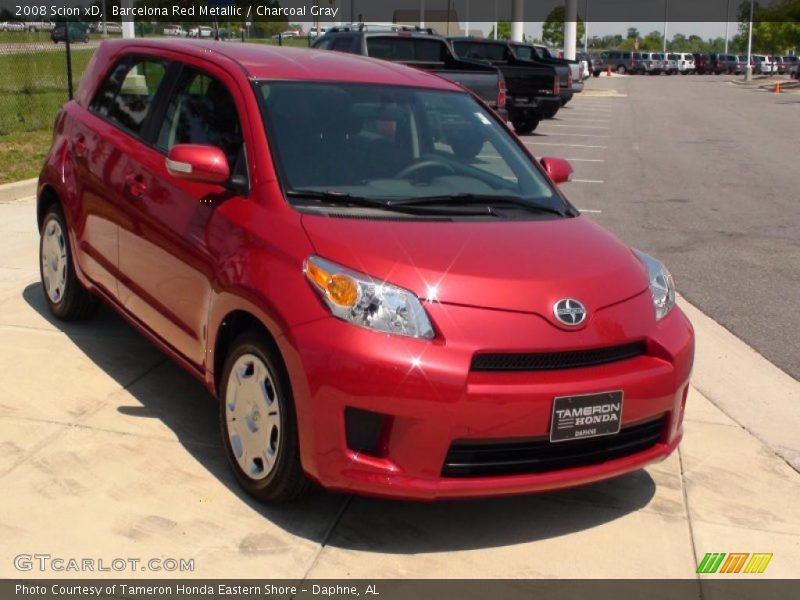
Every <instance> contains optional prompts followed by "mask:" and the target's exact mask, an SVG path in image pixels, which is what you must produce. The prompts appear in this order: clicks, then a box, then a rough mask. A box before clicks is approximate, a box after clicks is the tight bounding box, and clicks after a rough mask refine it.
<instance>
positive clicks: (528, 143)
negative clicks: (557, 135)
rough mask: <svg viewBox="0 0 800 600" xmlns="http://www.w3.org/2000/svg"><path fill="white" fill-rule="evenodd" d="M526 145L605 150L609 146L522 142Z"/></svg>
mask: <svg viewBox="0 0 800 600" xmlns="http://www.w3.org/2000/svg"><path fill="white" fill-rule="evenodd" d="M522 143H523V144H525V145H526V146H564V147H566V148H599V149H601V150H605V149H606V148H608V146H591V145H587V144H559V143H557V142H522Z"/></svg>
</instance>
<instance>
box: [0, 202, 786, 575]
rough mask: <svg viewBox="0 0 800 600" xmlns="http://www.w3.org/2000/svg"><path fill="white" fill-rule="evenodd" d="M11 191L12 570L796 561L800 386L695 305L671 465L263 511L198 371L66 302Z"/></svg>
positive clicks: (5, 297) (425, 569)
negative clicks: (45, 290) (51, 293)
mask: <svg viewBox="0 0 800 600" xmlns="http://www.w3.org/2000/svg"><path fill="white" fill-rule="evenodd" d="M2 198H3V197H2V195H1V192H0V364H2V365H3V369H2V371H1V372H0V390H2V394H0V449H2V451H0V537H2V539H3V544H2V549H0V576H3V577H19V576H32V577H36V576H49V577H56V576H61V575H66V576H70V577H73V576H79V575H80V574H79V573H54V572H47V573H39V572H35V571H34V572H28V573H21V572H19V571H17V570H16V569H15V568H14V564H13V560H14V557H15V556H16V555H18V554H21V553H29V554H30V553H49V554H50V555H52V556H54V557H57V556H58V557H65V558H69V557H76V558H84V557H89V558H94V559H101V558H102V559H104V560H105V561H107V562H110V561H111V560H112V559H114V558H116V557H135V558H140V559H143V560H146V559H149V558H153V557H156V558H162V559H163V558H176V559H180V558H185V559H194V561H195V570H194V572H192V573H191V576H192V577H222V576H226V577H269V578H278V577H287V578H300V577H431V578H434V577H481V578H488V577H501V578H524V577H616V578H631V577H652V578H662V577H668V578H672V577H675V578H691V577H694V576H695V575H694V572H695V568H696V565H697V563H698V560H700V559H702V557H703V555H704V554H705V553H706V552H772V553H773V554H774V557H773V559H772V562H771V563H770V565H769V567H768V569H767V570H766V572H765V573H764V575H763V576H765V577H797V576H798V569H797V565H798V564H800V506H799V505H798V503H797V498H798V497H800V474H798V472H797V470H796V468H797V462H796V458H797V452H798V446H797V443H798V437H799V436H797V435H794V436H792V432H793V431H797V429H796V427H797V421H796V418H797V410H796V408H795V407H796V406H798V404H797V403H796V399H797V397H798V396H797V394H798V386H800V383H798V382H797V381H795V380H793V379H792V378H790V377H788V376H786V375H785V374H782V373H781V372H780V371H779V370H778V369H777V368H775V367H773V366H772V365H771V364H769V363H767V362H766V361H765V360H764V359H763V358H761V357H760V356H759V355H757V354H756V353H755V352H753V351H752V350H750V349H749V348H748V347H747V346H746V345H745V344H743V343H742V342H741V341H740V340H738V339H737V338H735V336H733V335H732V334H730V333H729V332H727V331H726V330H724V329H723V328H722V327H720V326H719V325H717V324H716V323H715V322H714V321H713V320H711V319H710V318H707V317H705V316H704V315H703V314H702V313H700V312H699V311H697V309H695V308H694V307H692V306H690V305H688V304H686V303H685V302H683V301H682V305H683V306H684V308H685V309H686V310H687V311H688V313H689V314H690V316H691V318H692V320H693V322H694V324H695V327H696V331H697V344H698V345H697V352H698V356H697V367H696V372H695V376H694V382H695V385H696V386H697V387H695V388H693V389H692V391H691V395H690V397H689V401H688V408H687V416H686V437H685V440H684V442H683V444H682V445H681V446H680V449H679V452H677V453H675V454H674V455H673V456H671V457H670V458H669V459H668V460H666V461H664V462H663V463H660V464H657V465H653V466H651V467H649V468H647V469H644V470H641V471H638V472H635V473H632V474H630V475H628V476H625V477H621V478H619V479H616V480H612V481H608V482H604V483H600V484H596V485H591V486H587V487H583V488H580V489H576V490H571V491H565V492H558V493H550V494H542V495H537V496H523V497H517V498H506V499H495V500H479V501H468V502H442V503H437V504H419V503H408V502H392V501H382V500H375V499H369V498H356V497H349V496H345V495H339V494H325V493H321V494H318V495H316V496H314V497H312V498H310V499H308V500H307V501H304V502H302V503H300V504H297V505H292V506H285V507H278V508H275V507H268V506H260V505H257V504H255V503H253V502H251V501H250V500H249V499H248V498H247V497H245V496H244V495H243V494H242V493H241V492H240V491H239V489H238V487H237V486H236V484H235V482H234V480H233V477H232V476H231V474H230V471H229V469H228V466H227V464H226V463H225V459H224V456H223V453H222V448H221V446H220V443H219V438H218V432H217V418H216V410H215V406H214V404H213V403H212V402H211V401H210V398H209V397H208V396H207V394H206V393H205V391H204V389H203V388H202V387H201V386H200V385H199V384H198V383H197V382H195V381H194V380H193V379H192V378H191V377H190V376H189V375H187V374H185V373H184V372H183V371H181V370H180V369H179V368H178V367H176V366H175V365H173V364H172V363H171V362H170V361H169V360H167V359H166V358H165V357H164V356H163V355H162V354H161V353H160V352H159V351H158V350H156V349H155V348H154V347H153V346H151V345H150V344H149V343H148V342H147V341H145V340H144V339H143V338H142V337H141V336H140V335H139V334H137V333H136V332H135V331H133V330H132V329H131V328H130V327H129V326H127V325H126V324H125V323H124V322H123V321H122V320H121V319H120V318H118V317H117V316H116V315H114V314H113V313H112V312H111V311H110V310H108V309H103V310H101V311H100V314H99V315H98V316H97V318H96V319H94V320H92V321H89V322H86V323H83V324H63V323H60V322H57V321H54V320H53V319H52V318H51V317H50V316H49V315H48V313H47V312H46V309H45V305H44V302H43V299H42V291H41V289H40V286H39V284H38V270H37V234H36V232H35V218H34V204H33V202H32V201H31V200H27V201H25V200H14V201H8V199H6V200H3V199H2ZM792 402H794V404H793V405H792ZM792 462H793V463H794V465H795V468H792V466H790V464H789V463H792ZM567 558H568V559H567ZM94 575H100V576H110V575H112V574H109V573H106V574H103V573H94ZM122 575H125V576H128V575H130V576H141V577H152V576H156V577H158V576H161V575H169V573H158V572H156V573H153V572H133V573H130V572H124V573H122ZM184 575H186V574H184Z"/></svg>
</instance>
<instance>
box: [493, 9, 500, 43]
mask: <svg viewBox="0 0 800 600" xmlns="http://www.w3.org/2000/svg"><path fill="white" fill-rule="evenodd" d="M498 2H499V0H494V39H497V3H498Z"/></svg>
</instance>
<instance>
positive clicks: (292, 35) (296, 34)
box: [272, 29, 301, 40]
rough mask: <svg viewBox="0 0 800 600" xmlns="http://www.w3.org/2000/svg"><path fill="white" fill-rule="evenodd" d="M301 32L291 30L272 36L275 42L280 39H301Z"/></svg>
mask: <svg viewBox="0 0 800 600" xmlns="http://www.w3.org/2000/svg"><path fill="white" fill-rule="evenodd" d="M300 33H301V32H299V31H295V30H294V29H290V30H288V31H281V32H280V33H276V34H275V35H273V36H272V39H273V40H277V39H279V38H283V39H284V40H285V39H287V38H299V37H300Z"/></svg>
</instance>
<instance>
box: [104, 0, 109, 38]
mask: <svg viewBox="0 0 800 600" xmlns="http://www.w3.org/2000/svg"><path fill="white" fill-rule="evenodd" d="M107 22H108V15H107V14H106V0H103V37H104V38H107V37H108V31H106V23H107Z"/></svg>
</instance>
